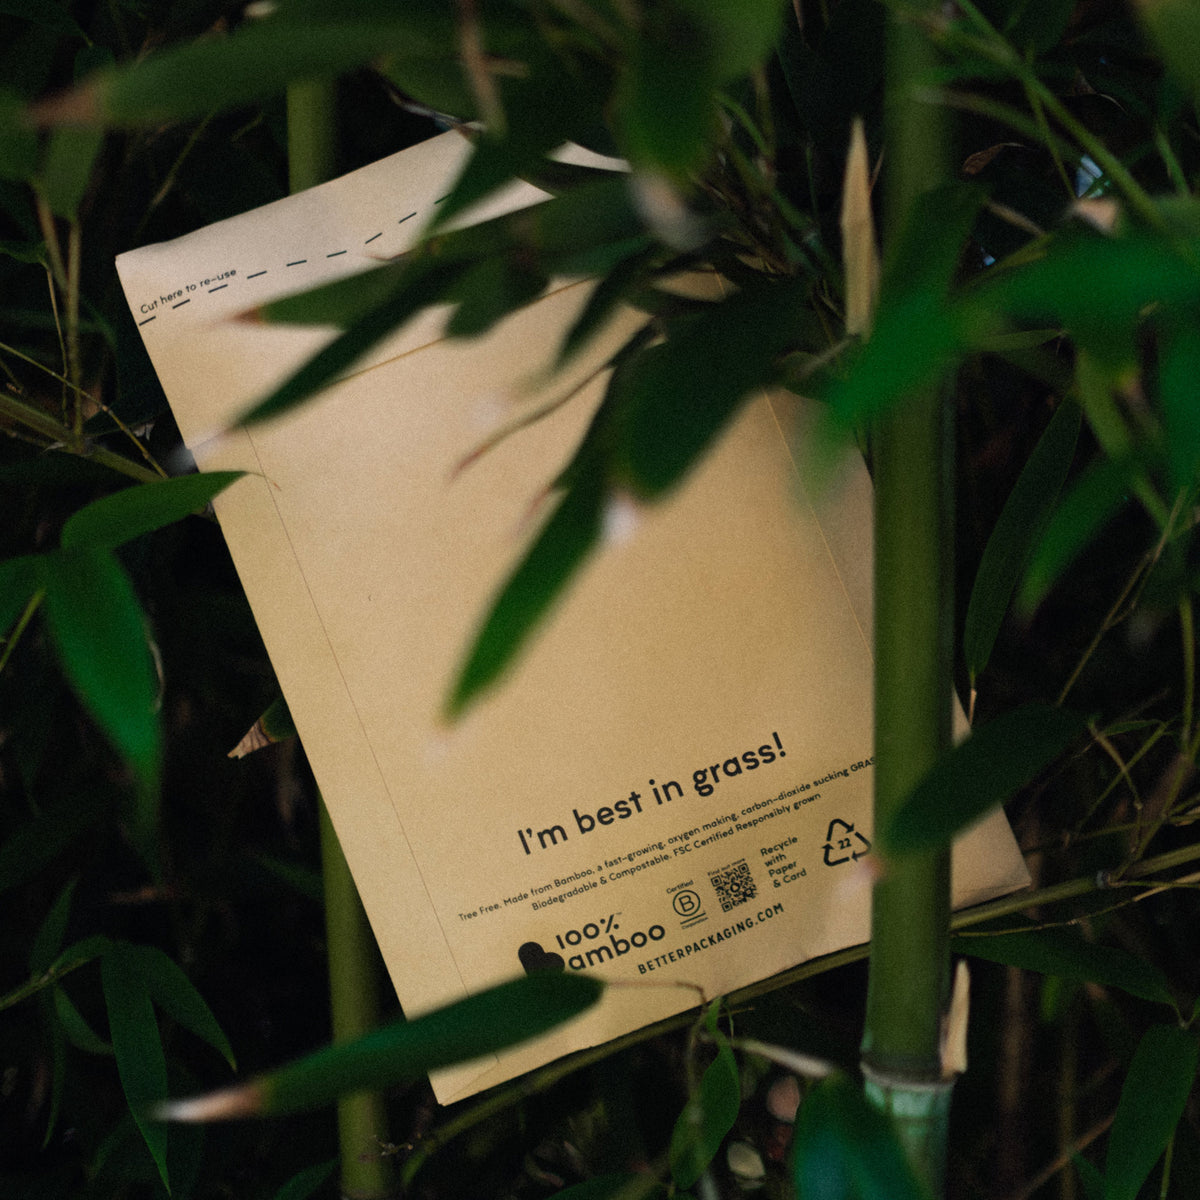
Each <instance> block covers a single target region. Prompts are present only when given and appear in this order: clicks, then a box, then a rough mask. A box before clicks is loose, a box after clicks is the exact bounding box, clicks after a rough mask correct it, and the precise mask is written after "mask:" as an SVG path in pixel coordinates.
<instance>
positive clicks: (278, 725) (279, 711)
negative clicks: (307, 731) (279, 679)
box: [229, 696, 296, 758]
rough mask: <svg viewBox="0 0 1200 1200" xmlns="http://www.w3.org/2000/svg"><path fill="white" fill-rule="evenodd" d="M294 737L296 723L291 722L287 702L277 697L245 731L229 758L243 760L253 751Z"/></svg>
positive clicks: (290, 712) (290, 713)
mask: <svg viewBox="0 0 1200 1200" xmlns="http://www.w3.org/2000/svg"><path fill="white" fill-rule="evenodd" d="M295 736H296V723H295V721H293V720H292V710H291V709H290V708H288V705H287V701H286V700H285V699H284V698H283V697H282V696H278V697H276V699H274V700H272V701H271V703H270V704H269V705H268V706H267V710H266V712H264V713H263V715H262V716H261V717H259V718H258V720H257V721H255V722H254V724H253V725H251V726H250V728H249V729H248V730H247V731H246V735H245V737H243V738H242V740H241V741H240V742H238V744H237V745H236V746H234V748H233V749H232V750H230V752H229V757H230V758H245V757H246V755H247V754H252V753H253V752H254V751H255V750H261V749H262V748H263V747H264V746H270V745H273V744H274V743H275V742H283V741H286V740H287V739H288V738H294V737H295Z"/></svg>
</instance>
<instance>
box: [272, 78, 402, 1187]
mask: <svg viewBox="0 0 1200 1200" xmlns="http://www.w3.org/2000/svg"><path fill="white" fill-rule="evenodd" d="M335 100H336V93H335V85H334V84H333V83H332V82H330V81H327V80H318V81H312V82H306V83H293V84H290V85H289V86H288V89H287V118H288V183H289V186H290V188H291V190H292V191H293V192H298V191H302V190H303V189H304V188H309V187H314V186H315V185H316V184H318V183H321V182H323V181H324V180H326V179H328V178H330V176H331V175H332V174H333V170H334V161H335V135H336V122H335V119H334V114H335ZM321 873H322V877H323V880H324V885H325V933H326V943H327V947H328V954H329V999H330V1010H331V1018H332V1023H333V1040H334V1042H335V1043H337V1042H344V1041H349V1040H351V1039H353V1038H355V1037H360V1036H361V1035H362V1034H364V1033H368V1032H369V1031H370V1030H372V1029H374V1028H375V1027H376V1026H377V1025H378V1024H379V1012H378V998H379V986H380V979H379V969H378V962H377V960H378V951H377V949H376V946H375V939H374V936H373V934H372V933H371V927H370V924H369V923H368V921H367V916H366V913H365V912H364V911H363V907H362V901H361V900H360V899H359V896H358V890H357V888H355V886H354V879H353V877H352V876H351V874H350V868H349V867H348V866H347V865H346V859H345V856H344V855H343V853H342V848H341V846H340V844H339V843H338V839H337V834H336V832H335V831H334V828H333V824H332V822H331V821H330V820H329V814H328V813H327V812H326V810H325V805H324V802H322V803H321ZM337 1122H338V1146H339V1150H340V1152H341V1187H342V1195H343V1196H345V1197H348V1198H352V1200H376V1198H379V1197H384V1196H390V1195H392V1193H393V1189H394V1182H393V1177H392V1166H391V1160H390V1159H388V1158H386V1157H385V1156H384V1154H383V1152H382V1148H383V1146H384V1145H386V1144H387V1140H388V1139H387V1111H386V1107H385V1105H384V1100H383V1095H382V1093H381V1092H358V1093H355V1094H353V1095H350V1096H344V1097H342V1098H341V1099H340V1100H339V1101H338V1104H337Z"/></svg>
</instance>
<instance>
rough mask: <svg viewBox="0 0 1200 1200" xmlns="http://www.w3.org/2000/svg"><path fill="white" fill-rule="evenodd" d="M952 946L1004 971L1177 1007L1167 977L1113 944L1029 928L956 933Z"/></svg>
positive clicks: (1153, 965) (1069, 934)
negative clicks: (1017, 969)
mask: <svg viewBox="0 0 1200 1200" xmlns="http://www.w3.org/2000/svg"><path fill="white" fill-rule="evenodd" d="M951 945H952V948H953V950H954V952H955V953H957V954H969V955H971V956H972V957H974V958H982V959H986V960H987V961H988V962H996V963H1002V964H1003V965H1004V966H1006V967H1020V968H1021V969H1022V970H1024V971H1037V972H1038V973H1039V974H1041V975H1054V976H1057V977H1058V978H1060V979H1072V980H1076V981H1078V982H1081V983H1098V984H1101V985H1103V986H1104V987H1115V988H1118V989H1120V990H1121V991H1123V992H1127V993H1128V994H1129V995H1131V996H1137V997H1138V998H1139V999H1141V1000H1148V1001H1150V1002H1151V1003H1154V1004H1166V1005H1169V1006H1172V1007H1173V1006H1174V1003H1175V1002H1174V999H1173V997H1172V996H1171V989H1170V987H1169V986H1168V984H1167V979H1166V976H1165V975H1164V974H1163V973H1162V971H1161V970H1160V969H1159V968H1158V967H1157V966H1156V965H1155V964H1154V963H1152V962H1150V961H1149V960H1147V959H1141V958H1137V957H1136V956H1134V955H1132V954H1130V953H1129V952H1128V951H1127V950H1122V949H1120V948H1119V947H1116V946H1101V945H1097V944H1096V943H1095V942H1089V941H1087V940H1085V939H1084V938H1082V937H1081V936H1080V935H1079V934H1078V933H1075V932H1074V931H1073V930H1069V929H1037V928H1036V927H1032V926H1031V927H1030V928H1029V929H1028V930H1027V931H1024V932H1014V933H995V934H992V933H972V934H959V935H958V936H956V937H954V938H953V939H952V941H951Z"/></svg>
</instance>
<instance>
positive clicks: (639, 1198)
mask: <svg viewBox="0 0 1200 1200" xmlns="http://www.w3.org/2000/svg"><path fill="white" fill-rule="evenodd" d="M675 1195H676V1196H684V1195H686V1193H681V1192H676V1193H675ZM651 1196H652V1197H654V1200H665V1198H666V1196H667V1189H666V1188H664V1187H663V1185H662V1184H661V1183H659V1182H658V1180H657V1179H655V1178H654V1176H653V1175H646V1174H633V1173H630V1174H615V1175H597V1176H596V1178H595V1179H585V1180H584V1181H583V1182H582V1183H576V1184H573V1185H572V1186H571V1187H569V1188H564V1189H563V1190H562V1191H561V1192H555V1193H554V1195H553V1196H552V1197H551V1198H550V1200H648V1197H651Z"/></svg>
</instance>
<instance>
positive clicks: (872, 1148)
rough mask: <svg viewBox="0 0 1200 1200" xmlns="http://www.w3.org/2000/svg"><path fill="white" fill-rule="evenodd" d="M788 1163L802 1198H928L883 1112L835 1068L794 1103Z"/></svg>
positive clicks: (925, 1199) (885, 1199)
mask: <svg viewBox="0 0 1200 1200" xmlns="http://www.w3.org/2000/svg"><path fill="white" fill-rule="evenodd" d="M792 1163H793V1174H794V1178H795V1183H796V1191H797V1194H798V1195H799V1196H800V1197H801V1198H802V1200H928V1197H927V1194H926V1193H925V1191H924V1189H922V1188H921V1186H920V1185H919V1184H918V1182H917V1180H916V1179H915V1178H914V1176H913V1173H912V1168H911V1167H910V1166H909V1165H908V1160H907V1158H906V1157H905V1154H904V1150H903V1149H902V1148H901V1146H900V1143H899V1141H898V1140H897V1138H896V1134H895V1132H894V1130H893V1129H892V1126H891V1123H890V1122H889V1121H888V1119H887V1117H886V1116H885V1115H884V1114H883V1113H882V1112H880V1111H879V1110H878V1109H877V1108H875V1107H874V1105H872V1104H871V1103H869V1102H868V1100H867V1099H866V1097H865V1096H863V1094H862V1092H861V1091H860V1090H859V1088H857V1087H855V1086H854V1084H852V1083H851V1082H850V1081H849V1080H848V1079H847V1078H846V1077H845V1076H844V1075H841V1074H834V1075H831V1076H830V1077H829V1078H828V1079H823V1080H821V1082H820V1083H817V1084H814V1085H813V1087H812V1088H810V1089H809V1091H808V1094H807V1095H806V1096H805V1098H804V1102H803V1103H802V1104H801V1105H800V1111H799V1113H798V1114H797V1117H796V1133H795V1137H794V1139H793V1148H792Z"/></svg>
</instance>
